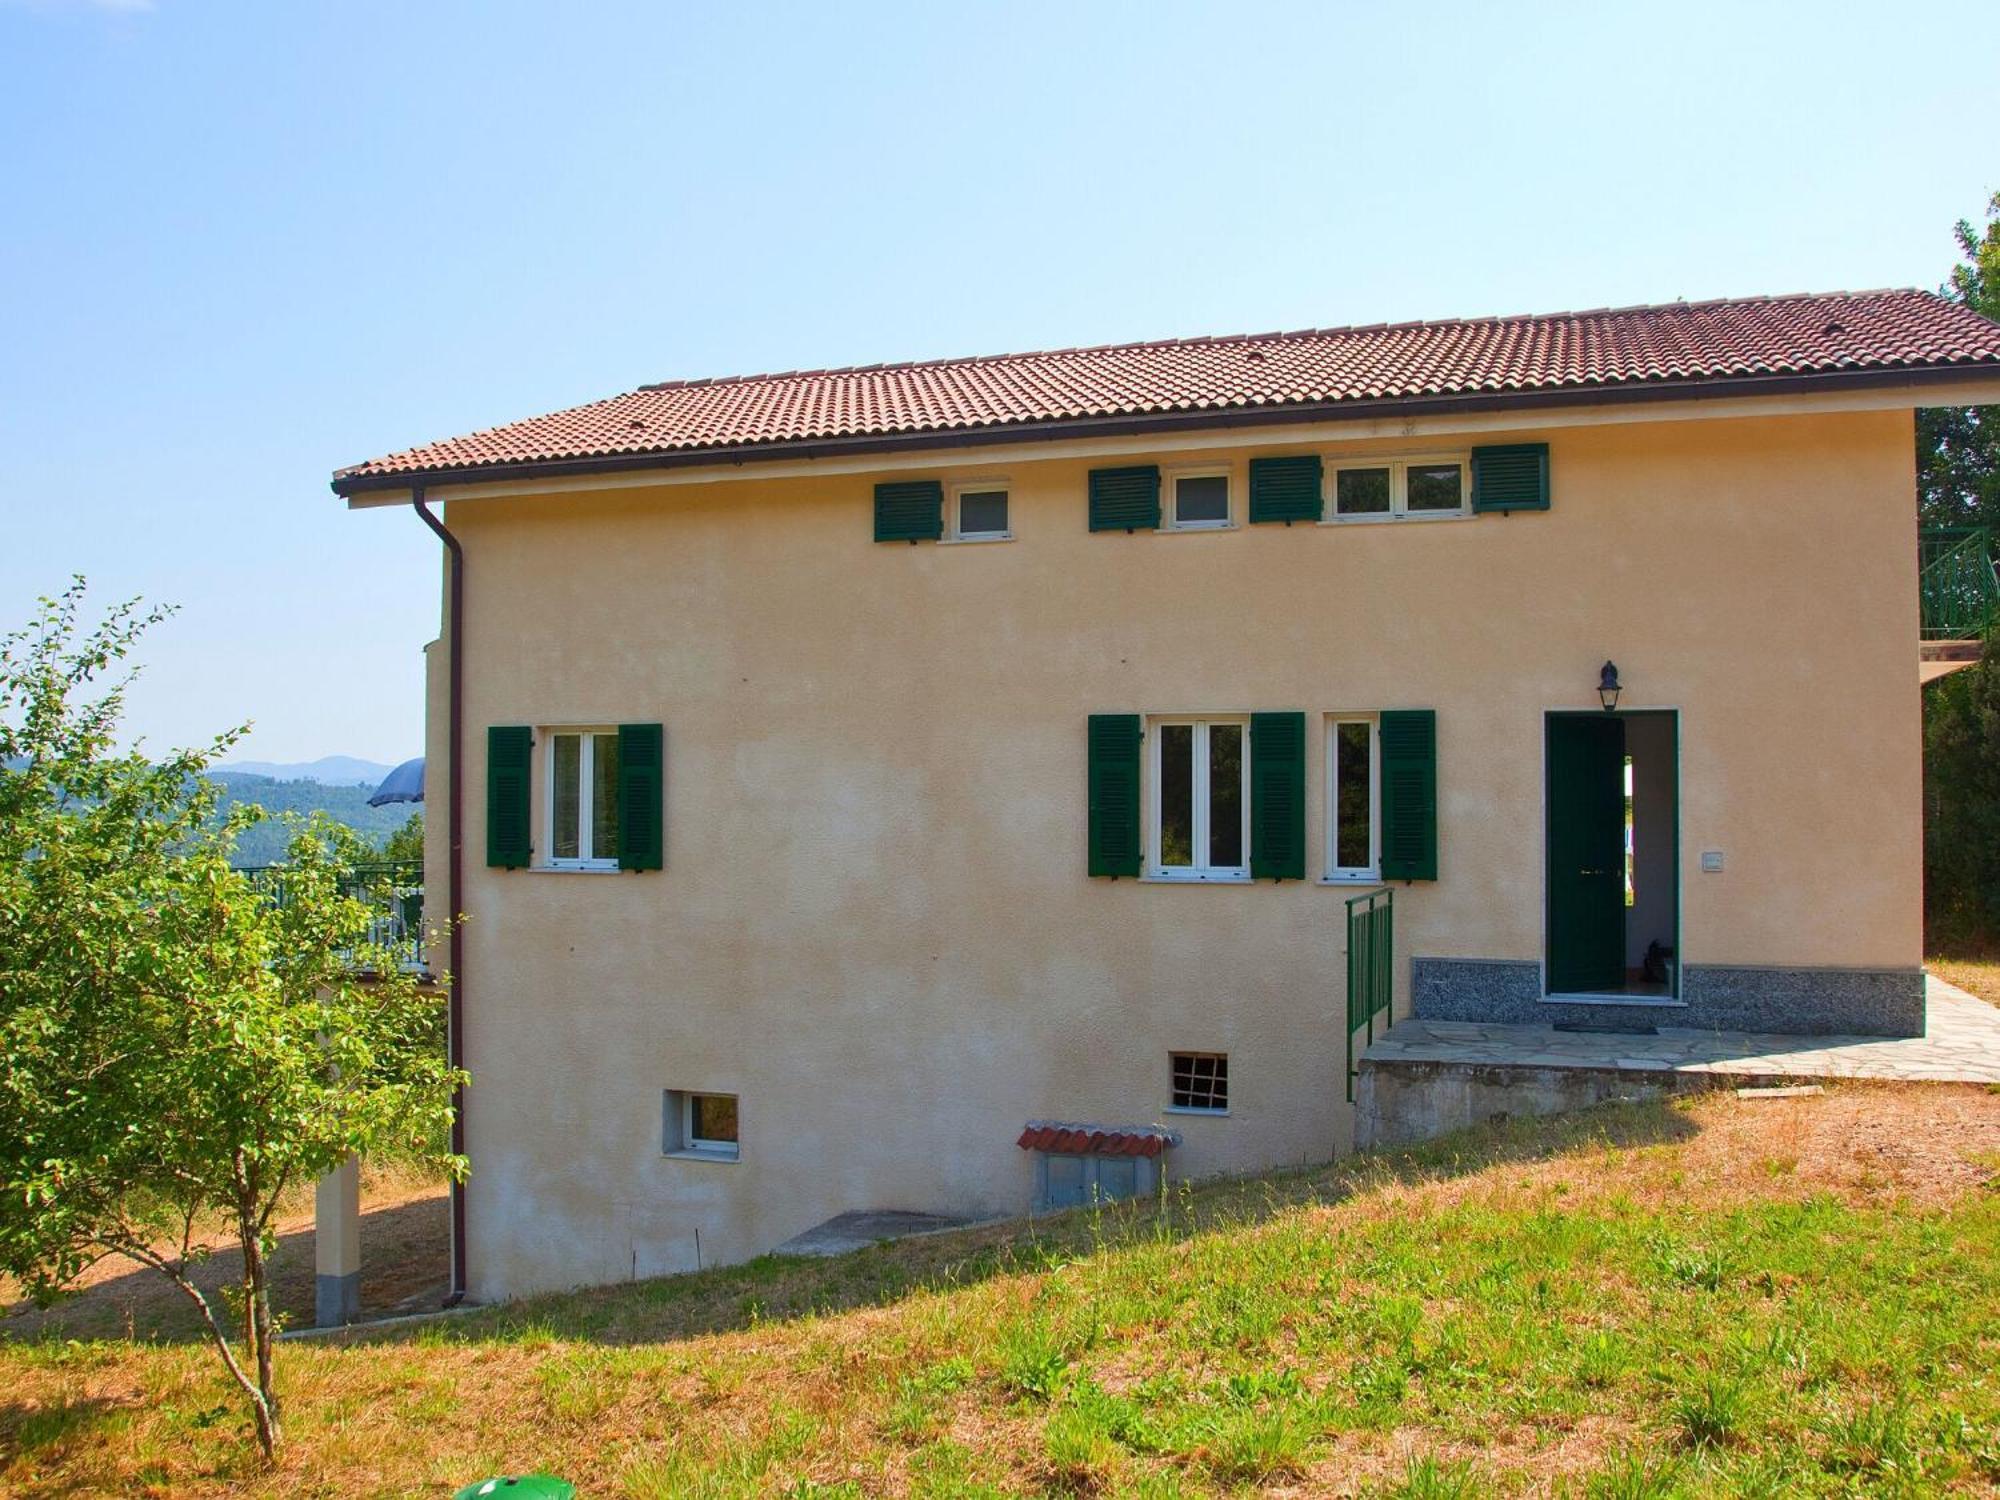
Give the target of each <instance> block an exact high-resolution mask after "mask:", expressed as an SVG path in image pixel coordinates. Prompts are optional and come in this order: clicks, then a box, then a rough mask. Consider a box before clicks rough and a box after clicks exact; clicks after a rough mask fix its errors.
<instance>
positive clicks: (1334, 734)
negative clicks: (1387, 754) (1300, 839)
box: [1322, 712, 1382, 885]
mask: <svg viewBox="0 0 2000 1500" xmlns="http://www.w3.org/2000/svg"><path fill="white" fill-rule="evenodd" d="M1342 724H1366V725H1367V726H1368V863H1367V864H1365V865H1343V864H1341V863H1340V862H1339V860H1340V726H1341V725H1342ZM1325 730H1326V874H1325V876H1324V877H1322V883H1323V884H1326V885H1363V884H1366V885H1374V884H1377V883H1379V882H1380V880H1381V878H1382V874H1381V872H1382V716H1381V715H1380V714H1379V713H1373V712H1369V713H1359V712H1342V713H1330V714H1328V715H1327V716H1326V720H1325Z"/></svg>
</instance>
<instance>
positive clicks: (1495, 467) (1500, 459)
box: [1472, 443, 1549, 511]
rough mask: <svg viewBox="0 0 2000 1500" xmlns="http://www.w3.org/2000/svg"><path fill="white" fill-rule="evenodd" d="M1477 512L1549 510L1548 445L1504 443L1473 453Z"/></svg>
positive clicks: (1474, 506)
mask: <svg viewBox="0 0 2000 1500" xmlns="http://www.w3.org/2000/svg"><path fill="white" fill-rule="evenodd" d="M1472 508H1473V509H1474V510H1475V511H1488V510H1497V511H1510V510H1547V509H1548V508H1549V445H1548V444H1547V443H1504V444H1500V445H1497V446H1494V447H1489V448H1474V449H1473V450H1472Z"/></svg>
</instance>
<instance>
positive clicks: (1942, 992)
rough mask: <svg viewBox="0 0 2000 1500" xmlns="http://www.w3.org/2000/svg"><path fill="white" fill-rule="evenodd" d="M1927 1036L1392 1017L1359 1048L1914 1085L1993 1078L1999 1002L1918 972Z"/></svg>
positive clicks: (1387, 1058) (1373, 1053)
mask: <svg viewBox="0 0 2000 1500" xmlns="http://www.w3.org/2000/svg"><path fill="white" fill-rule="evenodd" d="M1925 1007H1926V1011H1927V1017H1928V1034H1927V1035H1924V1036H1920V1037H1879V1036H1780V1035H1774V1034H1770V1033H1762V1032H1750V1031H1697V1030H1694V1029H1692V1028H1689V1027H1676V1026H1662V1027H1661V1028H1660V1030H1659V1034H1658V1035H1657V1036H1630V1035H1622V1034H1612V1033H1603V1032H1581V1031H1557V1030H1556V1029H1555V1028H1554V1027H1553V1026H1527V1025H1520V1026H1516V1025H1502V1024H1498V1023H1496V1024H1493V1025H1483V1024H1480V1023H1477V1022H1470V1021H1423V1020H1417V1019H1414V1018H1412V1019H1409V1020H1403V1021H1398V1022H1397V1023H1396V1024H1395V1025H1394V1026H1391V1027H1390V1028H1389V1029H1388V1030H1387V1031H1385V1032H1384V1033H1383V1034H1382V1035H1381V1036H1380V1037H1378V1038H1377V1039H1376V1040H1375V1043H1374V1045H1373V1046H1371V1047H1369V1048H1368V1050H1367V1051H1366V1052H1364V1053H1363V1054H1362V1057H1363V1059H1364V1060H1369V1059H1372V1060H1375V1061H1380V1062H1385V1063H1386V1062H1444V1063H1452V1062H1462V1063H1483V1064H1490V1065H1498V1066H1510V1067H1544V1068H1546V1067H1559V1068H1611V1069H1616V1070H1618V1071H1621V1072H1676V1073H1719V1074H1731V1075H1734V1074H1742V1075H1745V1076H1752V1077H1796V1078H1880V1079H1893V1080H1902V1081H1906V1082H1913V1083H2000V1007H1995V1006H1992V1005H1988V1004H1987V1003H1986V1002H1985V1001H1983V1000H1981V999H1979V998H1978V997H1977V996H1976V995H1969V994H1967V993H1966V992H1965V991H1964V990H1962V989H1959V988H1958V987H1957V986H1955V985H1950V984H1946V983H1945V982H1944V981H1943V980H1942V979H1939V978H1938V977H1937V976H1936V975H1926V976H1925Z"/></svg>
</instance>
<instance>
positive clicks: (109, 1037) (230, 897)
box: [0, 579, 465, 1457]
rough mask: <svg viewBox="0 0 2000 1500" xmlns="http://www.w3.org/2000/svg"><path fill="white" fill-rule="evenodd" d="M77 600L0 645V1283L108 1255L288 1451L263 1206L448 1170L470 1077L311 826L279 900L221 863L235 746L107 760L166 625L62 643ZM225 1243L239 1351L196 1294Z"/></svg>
mask: <svg viewBox="0 0 2000 1500" xmlns="http://www.w3.org/2000/svg"><path fill="white" fill-rule="evenodd" d="M83 598H84V588H83V582H82V580H81V579H79V580H77V581H76V582H75V583H74V584H73V585H72V586H71V587H70V589H69V590H68V591H67V592H66V593H64V594H63V595H62V596H61V597H60V598H59V599H54V600H49V599H44V600H43V601H41V608H40V610H39V612H38V613H37V615H36V617H35V619H34V620H33V622H32V623H31V624H30V625H28V626H27V627H26V628H25V629H22V630H20V631H17V632H15V633H14V634H12V635H9V636H7V637H5V638H4V639H0V1190H4V1197H3V1198H0V1269H4V1270H6V1271H7V1272H9V1273H10V1274H12V1275H14V1276H16V1277H17V1278H19V1279H20V1280H21V1281H22V1282H23V1283H24V1284H25V1285H27V1286H28V1287H29V1289H30V1290H31V1291H32V1292H33V1294H34V1295H35V1296H36V1297H37V1299H38V1300H41V1301H44V1302H47V1301H50V1300H53V1299H54V1298H56V1297H58V1296H60V1295H61V1294H63V1293H64V1292H65V1291H66V1290H68V1289H70V1288H71V1287H73V1285H74V1283H75V1281H76V1278H77V1277H78V1275H79V1274H80V1273H81V1272H82V1271H83V1270H85V1269H86V1268H87V1267H88V1266H90V1265H91V1264H93V1263H94V1262H95V1261H97V1260H99V1259H101V1258H102V1257H104V1256H106V1255H111V1254H122V1255H126V1256H129V1257H131V1258H132V1259H133V1260H136V1261H139V1262H141V1263H142V1264H144V1265H147V1266H151V1267H152V1268H154V1269H155V1270H157V1271H159V1272H160V1273H161V1274H163V1275H164V1276H166V1277H167V1278H168V1279H169V1280H170V1281H172V1282H173V1284H174V1285H175V1286H176V1287H178V1288H179V1289H180V1291H181V1292H182V1293H183V1294H184V1295H185V1296H186V1297H187V1298H188V1299H189V1300H190V1301H191V1302H192V1303H193V1304H194V1306H195V1307H196V1308H197V1309H198V1310H199V1312H200V1315H201V1318H202V1320H203V1323H204V1325H205V1326H206V1328H207V1331H208V1333H209V1336H210V1337H211V1338H212V1339H213V1341H214V1344H215V1347H216V1350H217V1352H218V1353H219V1354H220V1356H221V1358H222V1362H223V1364H224V1365H225V1366H226V1367H227V1369H228V1371H229V1375H230V1377H231V1378H232V1379H233V1380H234V1381H235V1382H236V1384H237V1385H238V1386H239V1387H241V1389H242V1391H243V1393H244V1395H245V1397H246V1398H247V1400H248V1402H249V1405H250V1408H251V1414H252V1417H253V1420H254V1423H255V1427H256V1433H257V1440H258V1443H259V1445H260V1446H261V1447H262V1448H263V1451H264V1453H265V1455H266V1456H267V1457H270V1456H274V1455H275V1453H276V1451H277V1447H278V1441H279V1423H278V1396H277V1390H276V1386H275V1383H274V1380H273V1373H272V1353H273V1337H274V1334H275V1333H276V1327H277V1325H276V1319H275V1317H274V1314H273V1311H272V1308H271V1298H270V1285H269V1274H268V1273H269V1257H270V1255H271V1252H272V1250H273V1248H274V1245H275V1236H274V1234H273V1232H272V1219H273V1215H274V1213H275V1212H276V1209H277V1206H278V1201H279V1198H280V1197H281V1195H283V1194H284V1193H285V1191H286V1190H287V1189H288V1188H290V1187H292V1186H294V1185H295V1184H302V1183H309V1182H311V1181H313V1180H315V1179H316V1178H318V1177H319V1176H321V1175H323V1174H324V1173H326V1172H328V1171H330V1170H332V1169H333V1168H334V1167H336V1166H338V1165H339V1164H340V1163H342V1162H343V1161H345V1160H346V1159H347V1158H348V1157H349V1156H351V1155H354V1154H357V1153H361V1154H366V1153H371V1152H375V1151H377V1150H385V1149H393V1150H396V1151H398V1152H399V1153H401V1154H405V1155H416V1156H418V1157H421V1158H423V1159H427V1160H429V1161H430V1162H432V1163H433V1164H435V1165H436V1166H437V1167H438V1168H440V1169H441V1170H444V1171H447V1172H449V1173H451V1174H453V1175H455V1176H456V1175H462V1174H463V1172H464V1169H465V1164H464V1162H463V1160H462V1159H461V1158H458V1157H453V1156H450V1155H448V1154H445V1153H443V1152H441V1151H439V1150H438V1149H437V1148H436V1146H435V1145H431V1144H429V1143H433V1142H436V1141H439V1140H442V1139H443V1138H444V1136H445V1133H446V1132H445V1126H446V1124H447V1123H448V1120H449V1116H450V1109H451V1096H452V1091H453V1089H454V1088H455V1087H456V1086H457V1085H458V1084H459V1083H460V1082H461V1081H462V1075H460V1074H458V1073H455V1072H454V1071H453V1070H452V1069H450V1068H449V1067H448V1066H447V1065H446V1063H445V1061H444V1059H443V1057H442V1056H441V1055H440V1054H439V1050H438V1048H437V1046H436V1041H435V1037H436V1017H435V1012H436V1009H437V1002H436V1000H435V999H434V997H432V996H430V995H427V994H426V993H424V992H423V991H422V990H421V989H420V987H419V986H418V984H417V983H416V982H415V980H414V979H413V978H412V977H410V976H408V975H406V974H404V973H402V972H401V971H400V969H399V968H398V967H397V965H396V964H395V963H394V962H393V960H392V959H391V958H390V956H389V955H388V954H386V953H383V952H379V951H377V950H376V949H374V948H373V947H371V945H370V941H369V935H370V930H371V909H370V907H369V905H368V903H367V902H365V901H362V900H357V899H354V898H352V897H350V896H348V895H346V894H343V884H344V882H343V878H342V864H341V861H340V857H339V856H338V854H336V853H335V852H334V850H335V841H334V840H331V839H330V838H329V837H328V830H326V829H325V828H323V827H309V828H307V829H305V830H303V831H302V832H301V833H300V834H299V836H298V837H296V838H295V839H294V840H293V842H292V845H291V865H290V868H289V869H287V870H286V871H285V872H284V889H283V899H282V900H277V899H273V896H272V893H271V892H270V891H269V890H268V889H259V888H257V887H255V886H253V885H252V883H251V882H250V880H248V879H247V878H246V877H245V876H243V875H241V874H239V873H237V872H235V871H233V870H231V869H230V868H229V860H228V855H229V849H230V844H231V841H232V839H233V837H234V835H235V832H236V830H237V828H239V827H240V826H242V824H243V823H245V822H246V821H252V820H254V819H256V818H257V817H260V816H261V814H260V813H258V812H256V811H255V810H254V809H252V810H248V811H245V812H242V813H239V814H235V815H233V816H232V817H231V818H229V819H226V820H223V821H221V822H220V823H219V824H218V823H217V821H216V820H215V818H214V817H213V813H214V805H215V796H216V793H215V788H214V787H213V785H212V784H211V783H210V782H208V781H207V780H206V779H205V778H204V777H203V775H202V772H203V771H204V770H205V769H206V768H207V766H208V765H209V764H210V762H211V761H213V760H214V759H215V758H216V756H218V755H219V754H220V753H222V752H223V751H224V750H226V749H227V748H228V747H229V746H230V745H231V744H232V743H234V742H235V740H236V739H237V738H239V737H240V734H241V731H240V730H239V731H233V732H231V733H228V734H224V735H222V736H220V737H219V738H217V739H216V740H215V741H214V742H213V743H212V744H210V745H209V746H208V747H207V748H205V749H202V750H192V751H182V752H179V753H177V754H175V755H173V756H171V757H169V758H168V759H167V760H165V761H164V762H161V763H158V764H155V763H152V762H149V761H148V760H147V759H146V758H145V757H144V756H142V755H140V754H139V753H137V752H136V751H134V752H131V753H127V754H122V755H121V754H118V753H116V751H115V748H114V736H115V734H116V731H117V728H118V723H119V718H120V714H121V712H122V708H123V700H124V688H125V684H126V682H128V681H129V675H127V676H122V677H119V678H117V679H116V680H112V681H108V682H107V680H106V678H107V674H109V673H111V672H112V671H113V669H114V667H115V665H116V664H117V663H118V662H119V661H120V660H121V659H122V658H124V657H125V656H126V655H127V653H128V652H129V651H130V649H131V647H132V645H133V643H134V642H135V641H136V640H137V638H138V637H139V636H140V635H141V634H142V633H143V631H144V630H145V629H147V628H148V627H149V626H151V625H153V624H155V623H157V622H158V621H159V620H160V619H161V618H163V615H164V613H165V612H164V611H159V610H154V611H151V612H148V613H143V614H142V613H140V612H139V611H138V609H137V607H136V605H132V604H127V605H124V606H121V607H119V608H117V609H115V610H113V611H111V613H110V614H109V615H108V616H107V617H106V619H105V620H104V621H103V622H102V623H100V624H98V625H97V626H96V627H94V628H93V629H90V630H88V631H84V630H83V629H82V628H81V627H80V625H79V621H78V615H79V611H80V609H81V606H82V602H83ZM217 1225H221V1226H224V1227H225V1228H226V1230H227V1232H228V1235H229V1238H230V1239H231V1240H232V1241H233V1242H234V1245H235V1248H236V1251H237V1253H238V1254H239V1255H240V1257H241V1261H242V1273H241V1277H240V1286H241V1304H240V1308H239V1309H238V1312H239V1314H240V1320H241V1321H240V1328H239V1329H238V1330H236V1331H235V1334H234V1336H233V1337H232V1333H231V1332H228V1331H225V1329H224V1326H223V1325H224V1319H223V1318H219V1317H218V1315H217V1309H216V1308H214V1307H213V1306H211V1304H210V1302H209V1299H208V1298H207V1297H206V1296H205V1295H204V1294H203V1292H202V1291H201V1290H200V1288H198V1287H197V1286H196V1285H195V1283H194V1281H193V1279H192V1276H191V1274H190V1273H191V1270H192V1267H193V1266H194V1264H195V1263H196V1262H197V1261H198V1260H199V1259H200V1258H201V1257H202V1256H203V1255H204V1254H205V1253H206V1252H205V1251H204V1250H203V1248H202V1246H201V1245H200V1243H199V1240H200V1239H201V1237H202V1236H203V1235H204V1234H206V1233H208V1232H211V1231H212V1230H213V1228H214V1227H215V1226H217Z"/></svg>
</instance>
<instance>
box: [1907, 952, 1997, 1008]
mask: <svg viewBox="0 0 2000 1500" xmlns="http://www.w3.org/2000/svg"><path fill="white" fill-rule="evenodd" d="M1924 967H1925V968H1926V969H1929V970H1930V971H1931V972H1932V973H1933V974H1935V975H1937V977H1938V978H1940V979H1942V980H1943V981H1944V982H1945V983H1946V984H1955V985H1957V986H1958V987H1959V988H1960V989H1962V990H1965V991H1967V992H1968V993H1970V994H1974V995H1977V996H1978V997H1979V998H1980V999H1982V1000H1984V1001H1987V1002H1988V1003H1989V1004H1993V1005H2000V958H1932V959H1927V960H1925V962H1924Z"/></svg>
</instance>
